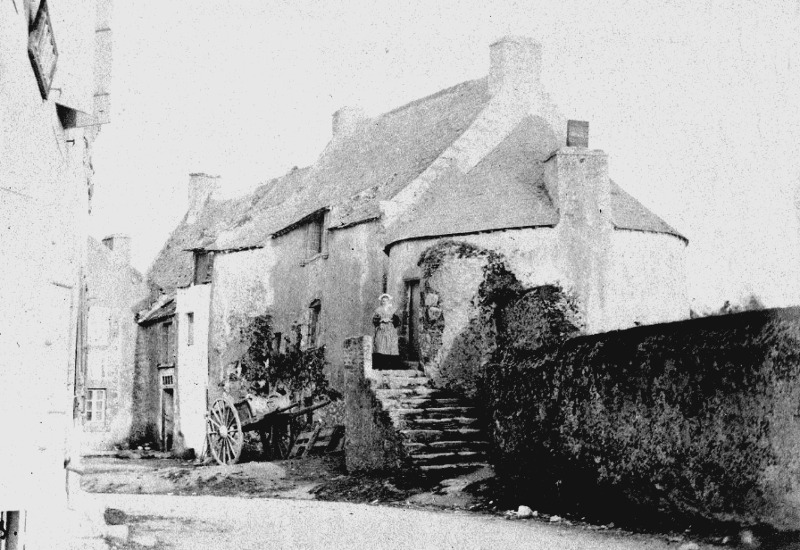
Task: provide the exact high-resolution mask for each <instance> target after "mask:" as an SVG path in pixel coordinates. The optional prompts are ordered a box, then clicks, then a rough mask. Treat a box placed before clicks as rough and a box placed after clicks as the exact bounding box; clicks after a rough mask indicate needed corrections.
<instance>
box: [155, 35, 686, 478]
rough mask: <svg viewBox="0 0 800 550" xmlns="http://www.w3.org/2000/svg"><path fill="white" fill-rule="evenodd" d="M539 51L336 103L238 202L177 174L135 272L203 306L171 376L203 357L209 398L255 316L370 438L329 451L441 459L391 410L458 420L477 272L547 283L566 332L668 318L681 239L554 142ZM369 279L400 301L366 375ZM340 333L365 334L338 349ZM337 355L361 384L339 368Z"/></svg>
mask: <svg viewBox="0 0 800 550" xmlns="http://www.w3.org/2000/svg"><path fill="white" fill-rule="evenodd" d="M540 63H541V48H540V46H539V45H538V44H537V43H535V42H533V41H531V40H530V39H527V38H516V37H509V38H504V39H502V40H500V41H498V42H497V43H495V44H493V45H492V46H491V48H490V67H489V75H488V76H487V77H485V78H481V79H478V80H473V81H468V82H464V83H461V84H458V85H455V86H453V87H451V88H448V89H445V90H442V91H440V92H437V93H435V94H432V95H430V96H427V97H424V98H421V99H418V100H416V101H413V102H411V103H409V104H407V105H404V106H401V107H398V108H396V109H394V110H392V111H390V112H388V113H384V114H382V115H379V116H376V117H368V116H366V115H365V114H363V113H362V112H361V111H359V110H358V109H355V108H343V109H341V110H339V111H337V112H336V113H335V114H334V115H333V135H332V138H331V141H330V142H329V144H328V145H327V146H326V148H325V149H324V150H323V151H322V153H321V155H320V157H319V159H318V160H317V161H316V163H314V164H313V165H311V166H309V167H305V168H295V169H293V170H292V171H291V172H289V173H288V174H286V175H285V176H283V177H280V178H276V179H273V180H271V181H269V182H267V183H265V184H263V185H261V186H259V187H258V188H257V189H256V190H255V191H254V192H253V193H251V194H249V195H247V196H244V197H239V198H235V199H223V198H221V197H220V196H219V195H217V194H216V190H217V188H218V186H219V179H218V178H214V177H210V176H206V175H198V174H196V175H192V177H191V181H190V188H189V194H190V207H189V211H188V212H187V215H186V217H185V218H184V220H183V221H182V222H181V224H180V225H179V226H178V227H177V228H176V229H175V231H174V232H173V234H172V236H171V237H170V239H169V240H168V241H167V243H166V244H165V246H164V248H163V250H162V251H161V253H160V254H159V256H158V257H157V259H156V260H155V262H154V264H153V266H152V268H151V270H150V272H149V273H148V277H149V278H150V281H151V282H152V283H153V284H155V285H157V286H159V287H161V288H162V289H164V290H165V291H166V292H174V291H176V290H175V289H177V294H176V296H177V300H178V306H177V308H178V309H181V305H180V304H181V293H184V295H186V300H187V301H191V303H192V306H191V308H189V307H188V306H187V307H186V308H183V309H184V310H185V311H187V312H188V311H189V310H190V309H191V310H192V312H193V314H194V316H195V321H194V327H195V330H198V323H197V319H198V318H199V317H200V316H201V315H202V316H203V317H204V318H207V319H208V326H207V330H208V333H207V334H206V333H205V332H204V338H206V337H207V342H208V355H207V358H203V359H198V361H199V362H198V363H196V364H186V365H184V363H183V362H182V359H181V358H180V354H181V353H180V346H179V351H178V356H179V357H178V376H177V380H178V384H179V385H180V380H181V376H182V374H181V369H186V370H192V371H193V372H197V371H198V370H202V369H204V368H205V367H206V366H207V377H206V378H204V383H205V384H207V385H206V386H205V388H204V389H205V390H206V391H207V392H208V396H209V399H211V398H213V397H215V396H217V395H219V394H220V393H222V391H223V390H224V388H225V387H226V381H227V377H228V367H229V365H230V364H231V363H232V362H233V363H235V361H236V359H237V357H238V356H240V355H241V353H242V351H243V350H242V349H241V344H240V330H241V328H242V326H244V324H246V322H247V320H248V319H249V318H252V317H254V316H256V315H261V314H265V313H266V314H269V315H271V317H272V320H273V325H274V326H273V330H274V331H276V332H278V333H280V334H281V335H282V336H284V337H285V336H286V335H290V336H291V340H292V341H293V342H294V343H296V344H297V345H299V346H300V347H301V348H310V347H319V346H324V348H325V355H326V359H327V360H328V362H329V363H330V370H329V376H330V380H331V383H332V385H333V386H334V387H336V388H339V389H342V390H344V393H345V394H346V395H348V396H349V398H350V400H351V401H352V402H353V403H356V402H358V403H360V405H358V406H357V407H355V408H354V409H353V411H352V412H353V414H349V413H348V414H349V418H350V420H348V430H349V431H348V434H349V435H348V445H350V444H351V443H353V444H355V443H356V442H355V440H356V439H357V438H362V439H363V438H366V439H369V438H370V437H373V436H374V437H373V439H374V441H371V442H370V441H366V440H364V441H361V442H360V443H358V446H357V448H356V447H348V449H352V450H353V453H352V454H353V455H354V456H355V455H359V454H362V455H363V456H364V457H365V458H364V460H356V461H354V462H353V463H352V464H353V465H354V467H367V468H371V467H375V468H378V467H386V466H387V464H390V463H392V464H393V463H396V461H397V457H398V456H402V455H408V454H409V453H411V454H414V453H416V454H417V455H419V456H421V455H425V456H428V457H431V456H433V455H437V456H433V459H435V460H440V459H442V460H444V458H443V457H440V456H438V455H439V454H441V453H436V452H434V451H433V449H434V448H437V447H436V446H435V445H434V443H435V441H434V442H431V441H428V440H426V441H422V442H419V441H417V442H414V440H413V438H412V437H411V436H414V435H419V434H417V432H419V431H425V432H426V434H427V435H426V437H427V436H430V437H433V438H434V439H435V438H436V437H439V436H440V435H444V436H446V435H454V434H446V433H443V432H441V430H440V431H439V432H441V433H434V432H436V430H421V428H420V429H413V427H409V426H412V424H413V423H409V421H407V420H404V419H408V418H412V417H413V418H418V419H419V418H421V420H419V422H418V423H417V424H418V425H417V428H419V426H423V425H431V426H433V425H437V419H435V418H424V415H423V414H422V413H421V412H420V411H419V410H417V409H415V408H414V407H412V406H410V405H408V403H409V402H410V401H414V400H415V399H416V401H414V402H417V401H419V399H417V397H420V396H423V395H427V396H429V397H430V398H431V399H433V396H438V397H439V399H440V400H441V403H440V404H444V403H446V404H447V405H448V407H438V408H440V409H448V411H449V412H448V411H445V412H444V413H442V414H445V415H446V414H451V415H455V414H458V415H460V416H458V418H457V419H454V418H444V419H438V420H442V421H443V422H441V423H442V424H447V423H448V422H450V423H452V422H451V421H453V422H456V423H458V422H462V420H464V421H465V422H466V423H467V424H468V425H470V426H472V425H473V424H475V425H477V423H478V422H477V420H476V419H475V418H472V416H469V415H470V414H472V413H475V414H476V415H478V412H476V411H475V410H473V409H471V408H469V405H467V404H466V403H464V402H461V401H459V399H463V398H464V397H467V398H469V397H476V396H477V395H476V388H477V385H478V384H479V382H480V379H481V376H482V375H481V372H482V369H484V368H485V366H486V357H487V356H488V354H489V353H490V352H491V350H492V349H493V346H494V341H493V336H492V328H491V325H492V323H493V320H492V307H493V305H492V304H491V303H489V302H488V301H486V300H484V299H483V297H482V294H481V293H482V292H483V291H484V290H485V289H486V288H487V285H488V284H489V282H490V281H488V279H487V277H489V276H490V275H491V276H492V277H493V276H494V275H498V274H502V275H503V276H504V277H505V278H506V279H508V280H509V281H512V282H513V285H512V286H514V287H515V288H517V289H518V290H520V291H521V290H523V289H530V288H535V287H539V286H542V285H554V286H557V287H558V288H559V289H561V291H562V292H563V295H564V300H565V303H568V305H569V307H572V308H573V309H574V310H575V316H576V318H578V319H580V323H581V326H582V329H583V330H584V331H585V332H602V331H606V330H612V329H618V328H623V327H630V326H634V325H636V324H650V323H659V322H664V321H670V320H676V319H681V318H684V317H686V316H688V311H689V307H688V299H687V296H686V289H685V275H684V251H685V247H686V244H687V240H686V239H685V238H684V237H683V236H682V235H680V234H679V233H678V232H677V231H676V230H675V229H673V228H672V227H670V226H669V225H668V224H667V223H665V222H664V221H663V220H661V219H660V218H659V217H658V216H656V215H655V214H653V213H652V212H650V211H649V210H647V209H646V208H645V207H644V206H642V205H641V204H640V203H639V202H638V201H636V199H634V198H633V197H632V196H631V195H629V194H628V193H626V192H625V191H624V190H622V189H621V188H620V187H618V186H617V185H616V184H614V183H613V182H612V181H610V180H609V178H608V164H607V156H606V155H605V153H603V152H602V151H597V150H591V149H588V148H587V147H586V146H585V144H583V145H584V146H565V143H566V130H567V123H566V120H564V119H563V118H562V117H561V116H560V115H559V114H558V112H557V110H556V108H555V107H554V106H553V105H552V103H551V101H550V100H549V97H548V95H547V93H546V92H545V90H544V87H543V85H542V83H541V82H540ZM201 272H202V274H201ZM206 281H209V282H206ZM509 284H511V283H509ZM201 287H202V288H206V287H210V288H209V289H208V290H203V291H200V290H199V289H200V288H201ZM382 292H389V293H390V294H392V295H393V296H395V298H396V300H395V302H396V305H397V306H398V308H399V312H400V313H402V315H401V317H402V320H403V324H402V327H401V334H402V336H401V344H402V345H401V348H402V353H403V355H404V359H406V362H405V363H404V365H405V366H406V367H407V369H405V370H401V371H398V372H393V373H383V374H379V373H376V372H374V371H372V370H371V368H370V354H369V335H371V334H372V332H373V326H372V315H373V311H374V309H375V307H376V305H377V298H378V296H379V295H380V294H381V293H382ZM190 296H191V297H190ZM201 311H202V313H200V312H201ZM181 322H183V320H182V319H179V320H178V324H179V325H180V324H181ZM476 327H477V328H476ZM201 330H203V331H205V330H206V327H203V328H202V329H201ZM179 333H180V331H179ZM358 335H365V336H366V337H367V338H366V339H364V340H362V341H361V344H358V345H355V344H353V343H352V341H351V342H350V343H349V344H348V346H343V343H344V342H345V341H346V340H348V339H349V338H351V337H353V336H358ZM346 348H347V350H349V351H347V350H346ZM354 350H355V351H354ZM353 354H355V356H354V355H353ZM206 361H207V364H206ZM348 365H349V367H350V368H351V370H352V368H353V365H360V366H359V367H358V368H357V370H359V371H361V370H362V369H363V370H364V372H362V373H361V377H362V378H364V377H366V379H370V380H372V382H370V384H372V385H371V386H369V388H368V387H367V386H364V384H361V382H359V380H360V379H359V377H358V375H356V376H355V378H354V377H353V376H348V369H347V366H348ZM350 374H353V373H350ZM202 375H203V377H205V375H206V372H205V371H203V373H202ZM191 376H192V380H193V381H199V380H200V378H201V376H199V375H198V376H196V375H195V374H192V375H191ZM354 384H355V385H359V384H360V386H359V387H360V388H362V390H363V391H361V390H358V391H361V394H359V395H355V394H353V393H352V391H355V390H354V389H353V388H354ZM370 388H371V389H370ZM447 390H449V391H451V392H452V394H447V395H446V396H445V395H444V394H436V393H435V392H437V391H447ZM365 392H366V393H365ZM387 392H388V393H387ZM414 392H416V393H414ZM426 392H427V393H426ZM203 393H204V392H201V391H199V390H198V391H196V392H195V394H196V395H197V396H202V395H203ZM367 394H370V395H371V397H370V396H369V395H367ZM398 396H399V397H400V398H401V399H400V400H399V401H398V400H397V399H396V398H398ZM420 398H421V397H420ZM409 400H410V401H409ZM371 407H372V408H374V409H376V410H379V409H383V410H384V411H386V412H388V417H389V418H391V419H392V422H393V425H391V426H385V425H384V426H378V425H374V426H372V427H369V426H368V425H369V424H370V423H374V422H378V423H380V422H384V421H379V420H376V418H378V417H380V416H381V415H380V414H379V415H375V414H373V412H374V411H371V412H370V408H371ZM409 407H410V408H409ZM197 410H198V411H199V407H198V408H197ZM468 413H469V414H468ZM353 415H355V416H353ZM359 415H361V418H362V420H357V419H356V417H358V416H359ZM423 420H424V421H426V422H428V423H427V424H426V423H425V422H423ZM184 421H186V418H183V419H182V420H181V422H184ZM192 422H196V423H197V424H198V426H199V423H200V422H201V420H200V419H196V420H193V421H192ZM353 422H355V423H356V424H359V426H351V424H352V423H353ZM384 424H385V422H384ZM351 428H353V429H351ZM470 429H471V428H470ZM392 430H395V431H398V432H399V433H400V434H401V437H399V438H398V439H397V441H406V442H408V441H412V443H413V444H403V445H400V447H398V448H397V449H394V450H391V449H390V447H392V445H386V444H385V441H381V440H386V439H387V434H389V433H391V432H392ZM411 432H414V433H411ZM356 434H359V435H358V436H356ZM369 434H372V435H369ZM389 439H391V437H390V438H389ZM429 439H430V438H429ZM401 447H402V448H401ZM440 447H441V448H447V449H448V452H449V453H450V455H454V454H458V452H457V450H454V449H453V448H451V447H447V445H441V446H440ZM376 449H377V450H376ZM381 449H385V450H386V452H384V451H382V450H381ZM470 452H472V451H470ZM465 456H466V454H465ZM470 456H472V455H470ZM476 456H477V455H476ZM348 460H349V457H348Z"/></svg>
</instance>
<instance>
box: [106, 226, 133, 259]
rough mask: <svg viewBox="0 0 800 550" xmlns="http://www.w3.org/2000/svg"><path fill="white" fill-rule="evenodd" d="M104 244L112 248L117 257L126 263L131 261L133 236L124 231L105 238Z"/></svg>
mask: <svg viewBox="0 0 800 550" xmlns="http://www.w3.org/2000/svg"><path fill="white" fill-rule="evenodd" d="M103 244H104V245H105V246H106V248H108V249H109V250H112V251H113V252H114V254H115V255H116V257H117V258H118V259H119V260H120V261H121V262H122V263H124V264H125V265H130V263H131V238H130V236H128V235H124V234H122V233H115V234H113V235H109V236H108V237H106V238H104V239H103Z"/></svg>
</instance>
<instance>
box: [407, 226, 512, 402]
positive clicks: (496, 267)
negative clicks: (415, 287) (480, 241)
mask: <svg viewBox="0 0 800 550" xmlns="http://www.w3.org/2000/svg"><path fill="white" fill-rule="evenodd" d="M469 259H477V260H479V264H478V265H480V267H478V269H480V270H481V282H480V284H479V285H478V288H476V289H475V293H474V294H473V295H472V297H471V300H470V302H469V303H468V304H464V307H468V308H469V310H470V311H469V315H470V319H469V322H468V324H467V326H466V327H465V328H464V329H463V330H462V331H461V333H460V334H459V335H458V336H457V337H456V338H455V339H454V341H453V342H452V343H451V344H450V347H449V349H448V352H447V354H446V355H445V356H444V357H440V358H438V359H439V361H440V363H439V364H438V365H434V368H435V369H437V371H438V373H439V378H440V382H441V383H442V384H444V385H446V386H448V387H451V388H453V389H455V390H457V391H459V392H460V393H462V394H464V395H467V396H469V397H473V398H474V397H478V394H479V393H480V391H481V389H482V388H484V387H485V384H484V376H485V372H484V371H485V368H486V365H487V364H488V363H489V360H490V358H491V355H492V353H493V352H494V350H495V345H496V330H495V322H494V315H495V311H496V309H497V307H498V305H500V306H502V305H504V304H506V303H507V302H509V301H511V300H514V299H515V298H516V297H518V296H519V295H520V294H521V293H522V292H524V289H523V287H522V285H521V284H520V283H519V281H518V280H517V278H516V277H515V276H514V274H513V273H512V272H511V271H510V270H509V269H508V267H507V266H506V263H505V258H504V257H503V256H502V255H501V254H499V253H497V252H495V251H493V250H489V249H485V248H482V247H479V246H475V245H473V244H470V243H466V242H462V241H455V240H446V241H442V242H439V243H437V244H435V245H433V246H431V247H430V248H428V249H427V250H425V252H423V253H422V255H421V256H420V259H419V262H418V265H419V266H420V267H421V268H422V276H423V278H422V285H421V289H422V296H423V306H424V307H423V308H422V319H421V321H422V323H421V326H422V342H421V351H422V359H423V361H424V362H426V363H428V364H430V363H431V362H433V361H435V360H436V359H437V353H438V352H439V350H440V349H441V348H442V345H443V341H442V336H443V334H444V330H445V317H446V315H447V313H446V312H445V310H444V308H443V304H444V302H447V301H448V300H450V301H452V296H448V293H449V292H452V291H454V290H455V289H454V288H453V287H455V286H458V285H463V284H464V283H463V281H460V280H457V279H450V278H445V279H441V278H437V276H436V275H437V273H438V272H439V271H440V270H441V269H442V268H443V267H444V266H445V265H448V264H451V265H452V264H453V263H454V262H460V263H461V264H460V268H461V269H464V270H469V269H471V268H470V267H469V266H468V265H467V263H466V262H464V260H469ZM481 264H482V265H481ZM465 275H466V274H465ZM467 276H468V275H467ZM459 290H460V289H459ZM451 306H452V304H451Z"/></svg>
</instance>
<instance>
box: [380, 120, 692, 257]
mask: <svg viewBox="0 0 800 550" xmlns="http://www.w3.org/2000/svg"><path fill="white" fill-rule="evenodd" d="M548 131H549V130H548V128H547V124H546V122H544V121H543V120H541V119H539V118H538V117H535V116H528V117H526V118H524V119H523V120H522V121H520V123H519V124H518V125H517V126H516V128H514V130H513V131H512V132H511V133H510V134H509V135H508V137H506V139H505V140H503V141H502V142H501V143H500V144H499V145H498V146H497V147H496V148H495V149H494V150H493V151H492V152H491V153H489V154H488V155H487V156H486V157H484V158H483V159H482V160H481V162H480V163H478V164H477V165H476V166H475V167H474V168H473V169H472V170H470V171H469V172H468V173H467V174H463V173H459V172H457V171H455V170H454V171H452V172H451V173H449V174H447V175H446V176H445V177H443V178H440V179H439V180H438V181H437V183H436V185H433V186H431V187H430V188H429V189H428V190H427V191H426V193H425V194H424V195H423V196H422V197H421V198H420V200H419V201H418V203H417V204H418V206H417V207H416V208H414V209H412V210H411V212H410V213H409V215H407V216H406V217H405V219H404V220H403V221H402V222H400V223H398V224H397V225H396V226H395V227H393V228H391V230H390V232H389V234H388V235H387V238H386V245H387V248H388V247H390V246H391V245H392V244H393V243H396V242H399V241H403V240H411V239H420V238H425V237H437V236H445V235H459V234H466V233H477V232H481V231H492V230H499V229H512V228H521V227H541V226H554V225H556V224H557V223H558V220H559V213H558V209H557V208H556V206H555V205H554V204H553V201H552V199H551V197H550V195H549V193H548V192H547V188H546V186H545V183H544V174H543V172H544V171H543V166H542V161H543V160H544V159H546V158H547V157H548V156H549V154H550V153H551V151H544V150H540V149H539V148H540V147H541V145H540V144H542V143H549V141H548V140H543V139H542V136H543V132H548ZM611 221H612V223H613V224H614V226H615V227H617V228H619V229H630V230H635V231H650V232H654V233H667V234H671V235H674V236H676V237H679V238H682V239H685V237H683V235H681V234H680V233H678V232H677V231H676V230H675V229H673V228H672V227H670V226H669V225H668V224H667V223H666V222H664V220H662V219H661V218H659V217H658V216H656V215H655V214H653V213H652V212H651V211H650V210H648V209H647V208H645V207H644V206H643V205H642V204H641V203H639V202H638V201H637V200H636V199H634V198H633V197H632V196H631V195H629V194H628V193H626V192H625V191H624V190H623V189H621V188H620V187H619V186H618V185H617V184H616V183H614V182H613V181H612V182H611Z"/></svg>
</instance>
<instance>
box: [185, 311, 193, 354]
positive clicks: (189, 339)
mask: <svg viewBox="0 0 800 550" xmlns="http://www.w3.org/2000/svg"><path fill="white" fill-rule="evenodd" d="M186 345H187V346H194V311H190V312H188V313H187V314H186Z"/></svg>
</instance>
